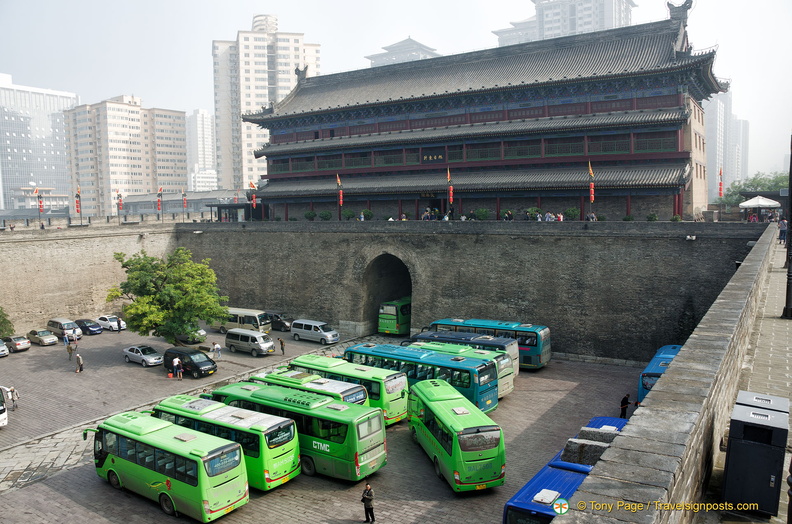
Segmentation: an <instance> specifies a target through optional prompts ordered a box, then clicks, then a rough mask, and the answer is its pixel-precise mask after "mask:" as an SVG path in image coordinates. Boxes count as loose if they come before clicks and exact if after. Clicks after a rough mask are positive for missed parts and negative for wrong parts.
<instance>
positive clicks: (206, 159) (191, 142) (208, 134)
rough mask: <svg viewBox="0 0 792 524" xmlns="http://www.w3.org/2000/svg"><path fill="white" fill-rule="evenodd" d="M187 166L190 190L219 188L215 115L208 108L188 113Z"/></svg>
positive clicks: (188, 187)
mask: <svg viewBox="0 0 792 524" xmlns="http://www.w3.org/2000/svg"><path fill="white" fill-rule="evenodd" d="M187 166H188V168H189V175H188V177H189V178H188V180H187V189H188V190H189V191H214V190H215V189H217V169H216V165H215V129H214V116H213V115H212V114H211V113H209V111H207V110H206V109H196V110H195V111H193V113H192V114H191V115H187Z"/></svg>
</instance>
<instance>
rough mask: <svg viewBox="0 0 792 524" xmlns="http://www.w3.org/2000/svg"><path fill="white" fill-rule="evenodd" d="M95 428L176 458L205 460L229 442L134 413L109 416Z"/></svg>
mask: <svg viewBox="0 0 792 524" xmlns="http://www.w3.org/2000/svg"><path fill="white" fill-rule="evenodd" d="M99 427H100V428H102V429H109V430H112V431H114V432H117V433H119V434H122V435H124V436H129V437H132V438H138V439H140V438H141V437H143V438H142V440H144V441H145V442H146V443H147V444H151V445H152V446H156V447H158V448H162V449H164V450H165V451H170V452H172V453H176V454H178V455H188V454H189V455H194V456H197V457H205V456H207V455H209V454H211V453H212V452H214V451H215V450H217V449H220V448H224V447H228V446H229V445H232V443H231V442H229V441H227V440H225V439H221V438H219V437H215V436H214V435H207V434H206V433H200V432H198V431H194V430H191V429H188V428H184V427H182V426H177V425H175V424H171V423H170V422H167V421H165V420H160V419H158V418H156V417H152V416H150V415H147V414H144V413H137V412H135V411H128V412H126V413H119V414H117V415H113V416H112V417H110V418H108V419H107V420H105V421H104V422H102V423H101V424H99ZM236 445H237V446H238V445H239V444H236Z"/></svg>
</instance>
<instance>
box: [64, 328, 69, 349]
mask: <svg viewBox="0 0 792 524" xmlns="http://www.w3.org/2000/svg"><path fill="white" fill-rule="evenodd" d="M63 345H64V346H68V345H69V333H68V332H66V331H64V332H63Z"/></svg>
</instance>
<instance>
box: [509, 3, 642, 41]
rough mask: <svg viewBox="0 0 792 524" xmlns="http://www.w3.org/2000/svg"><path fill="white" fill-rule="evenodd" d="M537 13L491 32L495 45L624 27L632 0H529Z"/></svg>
mask: <svg viewBox="0 0 792 524" xmlns="http://www.w3.org/2000/svg"><path fill="white" fill-rule="evenodd" d="M531 1H532V2H533V3H534V4H536V15H535V16H532V17H530V18H528V19H526V20H522V21H520V22H511V25H512V27H509V28H506V29H499V30H497V31H493V33H495V35H497V37H498V45H499V46H505V45H513V44H520V43H523V42H533V41H535V40H545V39H547V38H557V37H560V36H569V35H577V34H580V33H590V32H592V31H602V30H605V29H614V28H616V27H625V26H628V25H630V23H631V21H632V8H633V7H636V4H635V2H633V0H531Z"/></svg>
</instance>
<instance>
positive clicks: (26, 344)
mask: <svg viewBox="0 0 792 524" xmlns="http://www.w3.org/2000/svg"><path fill="white" fill-rule="evenodd" d="M3 342H5V345H6V346H7V347H8V350H9V351H11V353H16V352H17V351H27V350H28V349H30V340H28V339H27V337H23V336H22V335H13V336H10V337H3Z"/></svg>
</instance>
